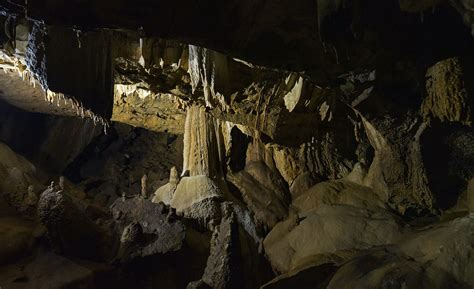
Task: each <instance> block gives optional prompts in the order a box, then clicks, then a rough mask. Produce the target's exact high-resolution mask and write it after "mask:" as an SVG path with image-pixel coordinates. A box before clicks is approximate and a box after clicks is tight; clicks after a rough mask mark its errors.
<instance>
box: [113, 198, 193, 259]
mask: <svg viewBox="0 0 474 289" xmlns="http://www.w3.org/2000/svg"><path fill="white" fill-rule="evenodd" d="M111 210H112V214H113V216H114V220H115V222H116V223H117V224H118V227H119V231H121V232H122V233H121V234H122V235H121V243H120V249H119V252H118V256H117V258H118V259H120V260H122V261H124V262H125V261H129V260H131V259H134V258H137V257H146V256H152V255H157V254H165V253H167V252H174V251H178V250H180V249H181V248H182V246H183V241H184V239H185V235H186V229H185V226H184V225H183V223H182V222H181V221H180V220H178V217H177V216H176V212H175V211H174V210H173V209H172V208H169V207H168V206H166V205H164V204H163V203H160V204H155V203H152V202H150V201H148V200H146V199H143V198H141V197H135V198H131V199H128V200H125V201H123V200H121V199H117V200H116V201H115V202H114V204H113V205H112V206H111Z"/></svg>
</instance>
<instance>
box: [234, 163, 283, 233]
mask: <svg viewBox="0 0 474 289" xmlns="http://www.w3.org/2000/svg"><path fill="white" fill-rule="evenodd" d="M227 178H228V180H229V181H230V182H231V183H232V184H233V185H234V186H236V187H237V188H238V189H239V192H240V193H241V194H242V197H243V200H244V202H245V204H246V205H247V206H248V208H249V209H250V211H252V213H253V215H254V219H255V221H256V223H257V224H260V225H263V226H265V227H266V228H269V229H271V228H273V227H274V226H275V225H276V224H277V223H278V222H279V221H281V220H283V219H284V218H285V217H286V215H287V211H288V205H287V203H286V202H285V200H283V199H282V198H281V196H279V195H278V194H277V193H276V192H275V191H273V190H271V189H270V188H267V187H266V186H265V185H263V184H261V183H260V182H258V181H257V180H256V179H255V178H254V177H252V175H250V174H249V173H247V172H246V171H240V172H238V173H235V174H229V175H228V176H227Z"/></svg>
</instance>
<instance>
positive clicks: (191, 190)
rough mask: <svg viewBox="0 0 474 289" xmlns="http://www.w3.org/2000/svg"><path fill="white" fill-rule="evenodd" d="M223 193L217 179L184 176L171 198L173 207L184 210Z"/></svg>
mask: <svg viewBox="0 0 474 289" xmlns="http://www.w3.org/2000/svg"><path fill="white" fill-rule="evenodd" d="M222 196H223V193H222V191H221V189H220V188H219V186H218V185H217V183H216V181H214V180H212V179H211V178H209V177H207V176H203V175H201V176H192V177H184V178H182V179H181V180H180V182H179V184H178V186H177V187H176V191H175V193H174V195H173V199H172V200H171V203H170V205H171V207H173V208H175V209H176V211H178V212H184V211H186V209H188V208H190V207H191V206H192V205H193V204H195V203H198V202H201V201H203V200H205V199H208V198H214V197H217V198H219V197H222Z"/></svg>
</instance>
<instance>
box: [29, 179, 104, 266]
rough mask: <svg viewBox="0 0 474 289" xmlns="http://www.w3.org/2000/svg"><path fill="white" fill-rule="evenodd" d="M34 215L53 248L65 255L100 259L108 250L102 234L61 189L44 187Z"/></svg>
mask: <svg viewBox="0 0 474 289" xmlns="http://www.w3.org/2000/svg"><path fill="white" fill-rule="evenodd" d="M38 215H39V218H40V220H41V223H42V224H43V225H44V226H45V228H46V229H47V231H48V237H49V239H50V241H51V243H52V245H53V247H54V249H55V250H56V251H57V252H58V253H60V254H64V255H66V256H72V257H80V258H87V259H92V260H101V259H104V258H106V256H107V254H108V253H110V252H108V250H110V249H113V248H108V247H107V246H108V245H109V244H107V240H105V234H103V232H102V231H101V230H100V228H99V227H98V226H97V225H96V224H95V223H94V222H93V221H92V220H91V219H90V218H89V216H87V214H86V213H85V212H84V211H82V209H81V208H80V207H78V206H77V205H76V201H74V200H73V199H71V197H69V196H67V195H66V194H65V193H63V192H60V191H54V188H53V189H47V190H45V191H44V192H43V193H42V194H41V197H40V200H39V203H38Z"/></svg>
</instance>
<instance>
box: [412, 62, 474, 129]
mask: <svg viewBox="0 0 474 289" xmlns="http://www.w3.org/2000/svg"><path fill="white" fill-rule="evenodd" d="M464 61H466V60H464ZM470 69H471V68H469V64H466V63H463V59H461V58H457V57H455V58H449V59H446V60H443V61H440V62H438V63H436V64H435V65H433V66H432V67H430V68H429V69H428V71H427V72H426V77H427V78H428V79H427V82H426V91H427V94H428V95H427V98H426V99H425V100H424V101H423V105H422V107H421V113H422V114H423V115H424V116H425V117H426V116H432V117H434V118H438V119H440V120H441V121H451V122H461V123H464V124H470V123H471V122H472V118H473V113H474V112H473V102H472V98H471V96H470V94H472V84H471V83H470V81H471V78H472V73H470Z"/></svg>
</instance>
